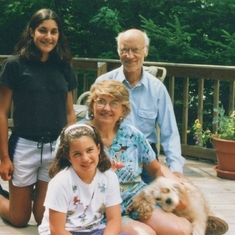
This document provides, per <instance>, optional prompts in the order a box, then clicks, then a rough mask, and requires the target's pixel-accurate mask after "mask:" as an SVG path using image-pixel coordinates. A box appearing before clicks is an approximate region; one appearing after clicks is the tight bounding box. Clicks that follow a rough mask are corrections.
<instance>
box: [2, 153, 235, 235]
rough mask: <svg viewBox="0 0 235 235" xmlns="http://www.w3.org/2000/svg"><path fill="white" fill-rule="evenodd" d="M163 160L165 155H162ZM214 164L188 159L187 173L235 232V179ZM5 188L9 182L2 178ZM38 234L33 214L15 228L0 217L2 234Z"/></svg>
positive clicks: (229, 232)
mask: <svg viewBox="0 0 235 235" xmlns="http://www.w3.org/2000/svg"><path fill="white" fill-rule="evenodd" d="M160 160H161V162H163V161H164V156H161V157H160ZM213 166H214V164H212V163H208V162H202V161H195V160H192V159H187V162H186V166H185V172H184V173H185V175H187V176H188V177H189V179H191V180H192V181H193V182H194V183H195V184H196V185H197V186H198V187H199V188H200V189H201V190H202V191H203V193H204V194H205V196H206V198H207V199H208V201H209V203H210V205H211V208H212V211H213V212H214V214H215V215H216V216H218V217H220V218H222V219H224V220H225V221H227V223H228V224H229V231H228V232H227V233H226V235H234V234H235V181H234V180H226V179H221V178H218V177H217V176H216V172H215V171H214V170H213ZM0 183H1V184H2V186H3V188H5V189H7V183H6V182H4V181H2V180H1V179H0ZM8 234H11V235H36V234H38V232H37V226H36V223H35V221H34V218H33V216H32V217H31V220H30V222H29V226H27V227H26V228H21V229H19V228H14V227H12V226H9V225H8V224H6V223H5V222H3V221H2V220H1V219H0V235H8Z"/></svg>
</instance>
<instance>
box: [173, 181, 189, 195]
mask: <svg viewBox="0 0 235 235" xmlns="http://www.w3.org/2000/svg"><path fill="white" fill-rule="evenodd" d="M174 188H175V189H176V190H177V191H178V195H179V198H180V199H181V198H182V197H183V195H185V193H187V190H186V188H185V186H184V184H182V183H174Z"/></svg>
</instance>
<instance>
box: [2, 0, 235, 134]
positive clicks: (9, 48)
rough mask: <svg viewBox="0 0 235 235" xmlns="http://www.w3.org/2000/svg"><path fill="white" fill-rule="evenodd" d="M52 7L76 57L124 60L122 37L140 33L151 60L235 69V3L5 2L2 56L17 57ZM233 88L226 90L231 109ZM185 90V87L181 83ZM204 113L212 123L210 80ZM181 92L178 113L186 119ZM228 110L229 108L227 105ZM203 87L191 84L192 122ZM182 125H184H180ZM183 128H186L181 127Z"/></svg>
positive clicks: (180, 0)
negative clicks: (36, 16) (33, 22)
mask: <svg viewBox="0 0 235 235" xmlns="http://www.w3.org/2000/svg"><path fill="white" fill-rule="evenodd" d="M41 8H50V9H52V10H54V11H55V12H57V14H58V15H59V16H60V17H61V19H62V21H63V24H64V29H65V35H66V36H67V38H68V42H69V44H70V48H71V51H72V53H73V55H74V56H76V57H88V58H111V59H118V55H117V48H116V41H115V37H116V36H117V34H118V32H120V31H123V30H126V29H129V28H137V29H142V30H145V31H146V32H147V33H148V35H149V37H150V39H151V42H150V51H149V55H148V58H147V60H148V61H161V62H171V63H192V64H214V65H234V63H235V57H234V56H235V30H234V16H235V2H234V0H223V1H221V0H112V1H111V0H66V1H62V0H50V1H48V0H21V1H19V0H18V1H16V0H0V14H1V18H0V35H1V37H0V54H1V55H6V54H12V52H13V49H14V46H15V44H16V43H17V41H18V40H19V37H20V35H21V32H22V31H23V29H24V28H25V26H26V24H27V23H28V22H29V20H30V17H31V16H32V15H33V13H34V12H36V11H37V10H39V9H41ZM228 87H229V84H228V83H226V82H225V83H224V84H223V86H221V88H222V89H221V103H222V104H226V100H227V99H226V96H223V94H226V91H227V90H228V89H229V88H228ZM175 89H176V91H177V90H179V91H182V83H180V82H178V83H177V82H176V83H175ZM204 93H205V97H206V98H207V99H206V100H205V104H204V114H205V116H208V119H207V118H206V117H205V119H204V120H205V123H206V125H209V124H210V123H211V121H209V123H208V122H207V120H211V115H212V112H213V111H212V105H211V104H212V103H213V82H212V81H205V90H204ZM181 95H182V94H181V92H175V104H174V105H175V112H176V117H177V119H178V118H179V119H178V120H181V118H180V116H181V115H182V112H181V109H182V108H181V107H182V97H181ZM225 106H226V105H225ZM194 107H197V84H196V83H194V82H192V81H191V82H190V100H189V110H190V112H189V115H190V116H189V120H195V119H196V110H195V108H194ZM178 125H179V126H180V123H179V124H178ZM179 129H180V128H179Z"/></svg>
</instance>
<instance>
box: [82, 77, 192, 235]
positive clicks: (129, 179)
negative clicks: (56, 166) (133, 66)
mask: <svg viewBox="0 0 235 235" xmlns="http://www.w3.org/2000/svg"><path fill="white" fill-rule="evenodd" d="M87 105H88V110H89V111H88V112H89V118H90V120H86V121H89V122H90V124H92V125H93V126H95V127H96V128H97V130H98V131H99V133H100V135H101V137H102V140H103V142H104V145H105V151H106V153H107V154H108V156H109V158H110V160H111V162H112V168H113V170H114V171H115V172H116V174H117V176H118V178H119V183H120V190H121V197H122V200H123V202H122V205H121V206H122V208H121V209H122V211H121V213H122V219H123V228H122V231H123V232H125V233H129V234H132V235H156V234H158V235H161V234H162V235H163V234H164V235H166V234H177V235H178V234H184V235H186V234H188V235H189V234H190V233H191V224H190V222H189V221H188V220H186V219H184V218H180V217H177V216H176V215H174V214H172V213H166V212H164V211H163V210H162V209H160V208H156V209H155V210H154V212H153V213H152V215H151V217H150V218H149V219H145V220H139V219H138V215H137V214H136V213H135V212H134V211H133V212H129V211H128V208H129V207H130V205H131V202H132V198H133V196H134V195H136V194H137V193H138V192H139V191H140V190H141V189H142V188H144V187H145V186H146V184H145V183H144V182H143V181H142V179H141V177H140V174H141V172H142V170H143V167H145V168H146V169H147V171H148V172H149V173H150V174H151V176H152V177H153V178H156V177H157V176H165V177H169V178H173V179H175V180H177V178H176V177H175V176H174V175H173V174H172V173H171V171H170V170H169V169H168V168H167V167H165V166H163V165H161V164H160V163H159V162H158V161H157V160H156V157H155V153H154V152H153V150H152V148H151V146H150V145H149V144H148V142H147V140H146V139H145V137H144V135H143V134H142V133H141V132H140V131H138V130H137V129H136V128H135V127H133V126H130V125H124V124H121V123H122V121H123V119H124V118H125V117H126V116H127V115H128V114H129V113H130V103H129V92H128V90H127V89H126V87H125V86H124V85H123V84H122V83H121V82H118V81H112V80H103V81H101V82H99V83H96V84H93V85H92V87H91V89H90V95H89V97H88V100H87ZM83 122H84V120H83ZM186 204H187V200H185V201H184V202H181V203H180V205H179V206H178V208H179V209H180V208H184V207H185V206H186Z"/></svg>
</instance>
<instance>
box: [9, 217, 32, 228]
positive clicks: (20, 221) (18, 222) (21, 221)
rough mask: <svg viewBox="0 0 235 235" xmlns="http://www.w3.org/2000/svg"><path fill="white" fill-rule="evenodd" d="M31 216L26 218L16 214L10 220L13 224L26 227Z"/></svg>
mask: <svg viewBox="0 0 235 235" xmlns="http://www.w3.org/2000/svg"><path fill="white" fill-rule="evenodd" d="M29 219H30V218H27V217H26V218H24V217H22V216H21V217H16V216H14V218H10V220H9V222H10V223H11V225H13V226H15V227H18V228H22V227H25V226H26V225H27V224H28V222H29Z"/></svg>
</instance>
